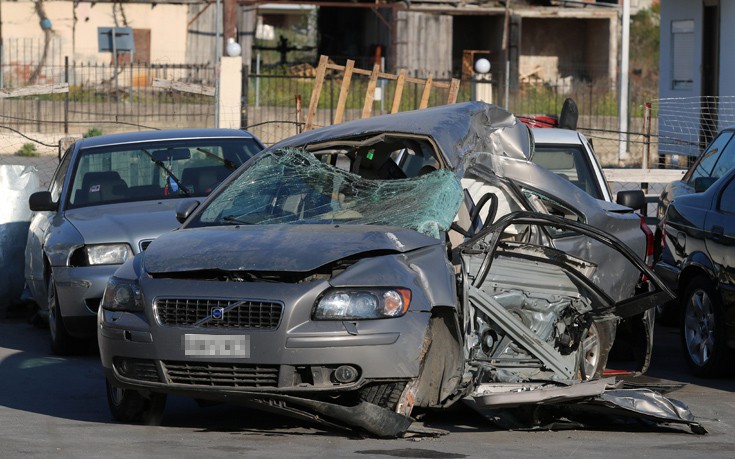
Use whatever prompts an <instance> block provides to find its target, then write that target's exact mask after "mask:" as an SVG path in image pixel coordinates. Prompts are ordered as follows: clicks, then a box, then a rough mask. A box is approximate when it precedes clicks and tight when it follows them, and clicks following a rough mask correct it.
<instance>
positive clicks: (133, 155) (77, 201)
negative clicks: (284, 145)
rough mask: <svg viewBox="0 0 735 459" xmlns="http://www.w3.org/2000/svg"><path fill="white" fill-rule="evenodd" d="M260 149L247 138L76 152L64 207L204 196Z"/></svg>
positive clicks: (133, 145) (171, 142)
mask: <svg viewBox="0 0 735 459" xmlns="http://www.w3.org/2000/svg"><path fill="white" fill-rule="evenodd" d="M261 149H262V147H261V146H260V144H259V143H258V142H257V141H256V140H255V139H252V138H246V137H243V138H192V139H181V140H167V141H166V142H160V141H154V142H135V143H126V144H119V145H110V146H104V147H95V148H86V149H82V150H80V151H79V156H78V160H77V165H76V168H75V170H74V175H73V176H72V178H71V180H72V181H71V186H70V192H69V194H68V197H67V199H68V208H69V209H73V208H77V207H87V206H96V205H101V204H111V203H117V202H129V201H145V200H151V199H165V198H177V197H183V196H206V195H208V194H209V193H210V192H211V191H212V190H213V189H214V188H215V187H216V186H217V185H218V184H219V183H220V182H222V181H223V180H224V179H225V178H227V176H229V175H230V173H232V171H234V170H235V169H237V167H238V166H240V165H241V164H242V163H244V162H245V161H247V160H248V159H250V158H251V157H252V156H254V155H255V154H256V153H258V152H259V151H260V150H261Z"/></svg>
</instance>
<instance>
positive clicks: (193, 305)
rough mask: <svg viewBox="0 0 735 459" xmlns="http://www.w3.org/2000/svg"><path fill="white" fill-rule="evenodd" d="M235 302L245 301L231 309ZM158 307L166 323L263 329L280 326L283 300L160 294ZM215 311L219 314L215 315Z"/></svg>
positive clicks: (160, 319) (159, 314)
mask: <svg viewBox="0 0 735 459" xmlns="http://www.w3.org/2000/svg"><path fill="white" fill-rule="evenodd" d="M235 303H241V304H240V305H238V306H235V307H234V308H232V309H229V310H228V309H227V308H228V307H229V306H230V305H233V304H235ZM155 309H156V315H157V317H158V321H159V322H160V323H161V324H162V325H167V326H178V327H191V326H194V325H195V324H198V325H197V326H198V327H204V328H239V329H259V330H273V329H275V328H277V327H278V323H279V322H280V321H281V314H282V313H283V305H282V304H280V303H273V302H267V301H237V300H231V299H230V300H222V299H199V298H196V299H192V298H159V299H158V300H156V308H155ZM215 312H218V314H214V316H213V313H215ZM215 317H216V318H215ZM202 321H203V322H202Z"/></svg>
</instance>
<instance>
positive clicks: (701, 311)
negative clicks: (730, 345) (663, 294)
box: [680, 276, 728, 378]
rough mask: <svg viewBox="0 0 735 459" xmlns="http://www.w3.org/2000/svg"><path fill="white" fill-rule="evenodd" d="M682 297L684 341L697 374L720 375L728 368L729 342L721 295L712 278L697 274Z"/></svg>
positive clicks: (684, 346)
mask: <svg viewBox="0 0 735 459" xmlns="http://www.w3.org/2000/svg"><path fill="white" fill-rule="evenodd" d="M685 292H686V293H685V294H684V296H683V298H682V305H681V306H682V307H681V310H682V316H681V317H682V319H681V327H680V331H681V344H682V347H683V348H684V356H685V357H686V361H687V364H688V365H689V369H690V370H691V372H692V373H693V374H694V375H695V376H700V377H704V378H708V377H713V376H718V375H719V374H721V373H722V371H723V370H724V369H725V365H724V364H725V362H726V359H725V357H726V354H727V352H728V351H727V344H726V342H725V323H724V320H723V319H724V317H723V311H722V299H721V298H720V294H719V292H717V290H716V289H715V286H714V284H713V283H712V281H711V280H710V279H709V278H708V277H705V276H697V277H695V278H694V279H692V280H691V281H689V283H688V284H687V287H686V289H685Z"/></svg>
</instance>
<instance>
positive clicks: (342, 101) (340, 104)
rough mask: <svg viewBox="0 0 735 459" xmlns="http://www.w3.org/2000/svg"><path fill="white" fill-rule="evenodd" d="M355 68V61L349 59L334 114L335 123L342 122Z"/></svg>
mask: <svg viewBox="0 0 735 459" xmlns="http://www.w3.org/2000/svg"><path fill="white" fill-rule="evenodd" d="M354 68H355V61H353V60H352V59H347V65H345V70H344V72H345V73H344V75H343V76H342V87H341V88H340V89H339V99H338V100H337V112H336V113H335V114H334V124H339V123H341V122H342V118H343V117H344V114H345V106H346V105H347V94H348V93H349V91H350V81H351V80H352V70H353V69H354Z"/></svg>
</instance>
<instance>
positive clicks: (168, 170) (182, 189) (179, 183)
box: [140, 148, 191, 196]
mask: <svg viewBox="0 0 735 459" xmlns="http://www.w3.org/2000/svg"><path fill="white" fill-rule="evenodd" d="M140 151H142V152H143V153H145V154H146V155H148V157H149V158H150V159H151V161H153V162H154V163H155V165H156V166H158V167H160V168H161V169H163V170H164V172H166V173H167V174H168V176H169V177H171V178H172V179H173V180H174V182H175V183H176V185H178V186H179V189H180V190H181V191H183V192H184V194H185V195H186V196H191V193H189V189H188V188H186V187H185V186H184V185H182V184H181V181H180V180H179V178H178V177H177V176H176V175H175V174H174V173H173V172H171V169H169V168H168V167H166V165H165V164H163V161H161V160H160V159H156V157H155V156H153V155H152V154H151V153H150V152H149V151H148V150H146V149H145V148H141V149H140Z"/></svg>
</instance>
